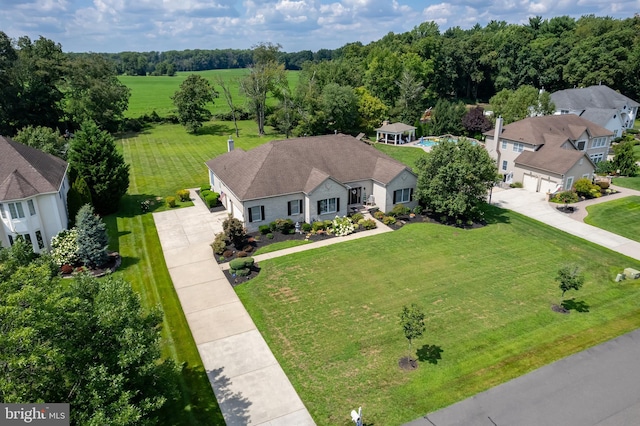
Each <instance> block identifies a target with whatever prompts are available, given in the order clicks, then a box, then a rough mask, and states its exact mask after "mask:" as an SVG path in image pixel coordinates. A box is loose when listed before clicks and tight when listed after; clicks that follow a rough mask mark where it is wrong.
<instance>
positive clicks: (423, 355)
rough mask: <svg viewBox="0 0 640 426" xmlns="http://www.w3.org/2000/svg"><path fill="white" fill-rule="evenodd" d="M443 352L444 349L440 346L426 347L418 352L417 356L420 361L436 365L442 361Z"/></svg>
mask: <svg viewBox="0 0 640 426" xmlns="http://www.w3.org/2000/svg"><path fill="white" fill-rule="evenodd" d="M442 352H444V349H442V348H441V347H440V346H438V345H424V346H422V347H421V348H420V349H418V350H417V351H416V355H417V356H418V361H420V362H425V361H426V362H428V363H429V364H434V365H436V364H438V360H440V359H442Z"/></svg>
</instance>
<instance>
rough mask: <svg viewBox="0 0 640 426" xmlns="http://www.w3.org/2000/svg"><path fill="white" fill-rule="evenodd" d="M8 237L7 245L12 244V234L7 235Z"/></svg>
mask: <svg viewBox="0 0 640 426" xmlns="http://www.w3.org/2000/svg"><path fill="white" fill-rule="evenodd" d="M7 236H8V237H9V245H10V246H12V245H13V235H7Z"/></svg>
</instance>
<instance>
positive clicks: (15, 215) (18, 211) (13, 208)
mask: <svg viewBox="0 0 640 426" xmlns="http://www.w3.org/2000/svg"><path fill="white" fill-rule="evenodd" d="M9 212H10V213H11V219H22V218H23V217H24V210H23V209H22V203H9Z"/></svg>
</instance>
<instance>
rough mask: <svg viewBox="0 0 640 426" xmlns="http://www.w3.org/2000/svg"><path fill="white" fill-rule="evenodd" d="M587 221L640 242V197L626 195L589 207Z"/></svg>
mask: <svg viewBox="0 0 640 426" xmlns="http://www.w3.org/2000/svg"><path fill="white" fill-rule="evenodd" d="M587 212H589V215H588V216H587V217H586V218H585V219H584V221H585V223H588V224H589V225H593V226H597V227H598V228H602V229H605V230H607V231H610V232H613V233H614V234H618V235H622V236H623V237H627V238H630V239H632V240H635V241H639V242H640V197H637V196H636V197H625V198H620V199H618V200H613V201H609V202H606V203H602V204H596V205H593V206H589V207H587Z"/></svg>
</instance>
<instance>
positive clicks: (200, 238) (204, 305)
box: [153, 189, 391, 426]
mask: <svg viewBox="0 0 640 426" xmlns="http://www.w3.org/2000/svg"><path fill="white" fill-rule="evenodd" d="M191 191H192V194H195V190H193V189H192V190H191ZM192 200H193V202H194V206H193V207H187V208H182V209H176V210H168V211H164V212H159V213H153V219H154V221H155V223H156V229H157V231H158V237H159V238H160V244H161V246H162V251H163V254H164V258H165V261H166V264H167V268H168V269H169V274H170V275H171V280H172V281H173V286H174V287H175V290H176V293H177V294H178V298H179V299H180V303H181V305H182V310H183V312H184V314H185V317H186V319H187V322H188V323H189V328H190V329H191V334H192V335H193V339H194V340H195V343H196V346H197V347H198V352H199V353H200V358H201V359H202V363H203V364H204V367H205V370H206V372H207V375H208V377H209V382H210V383H211V387H212V388H213V391H214V393H215V395H216V399H217V400H218V404H219V406H220V410H221V411H222V415H223V416H224V419H225V422H226V423H227V425H247V424H252V425H265V426H267V425H268V426H307V425H315V423H314V421H313V419H312V418H311V415H310V414H309V412H308V411H307V409H306V407H305V406H304V404H303V402H302V400H301V399H300V397H299V396H298V394H297V393H296V391H295V389H294V388H293V385H291V382H290V381H289V379H288V378H287V376H286V375H285V373H284V371H283V370H282V368H281V367H280V364H278V361H277V360H276V358H275V357H274V356H273V353H272V352H271V349H269V346H268V345H267V343H266V342H265V340H264V339H263V337H262V335H261V334H260V332H259V331H258V329H257V328H256V326H255V324H254V323H253V320H252V319H251V317H250V316H249V314H248V313H247V311H246V309H245V308H244V306H243V305H242V302H240V299H239V298H238V296H237V295H236V293H235V291H233V289H232V288H231V286H230V285H229V282H228V281H227V279H226V278H225V276H224V273H223V270H222V268H223V267H225V265H218V264H217V263H216V262H215V260H214V259H213V253H212V251H211V247H210V246H209V244H210V243H211V242H212V241H213V236H214V235H215V234H217V233H219V232H222V222H223V221H224V220H225V219H226V217H227V213H226V212H224V211H223V212H219V213H210V212H209V209H207V208H206V207H205V205H204V203H203V202H202V200H201V199H200V198H199V197H198V196H195V197H193V198H192ZM390 230H391V229H390V228H388V227H386V226H384V225H382V224H378V228H376V229H373V230H371V231H364V232H358V233H356V234H351V235H348V236H346V237H338V238H332V239H329V240H324V241H319V242H315V243H310V244H306V245H304V246H298V247H292V248H288V249H284V250H279V251H277V252H272V253H265V254H263V255H260V256H255V257H254V259H255V260H256V261H261V260H265V259H271V258H274V257H278V256H284V255H287V254H290V253H294V252H298V251H304V250H310V249H313V248H317V247H320V246H326V245H330V244H336V243H339V242H342V241H345V240H350V239H356V238H362V237H366V236H369V235H374V234H379V233H382V232H388V231H390ZM226 267H228V265H226Z"/></svg>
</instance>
